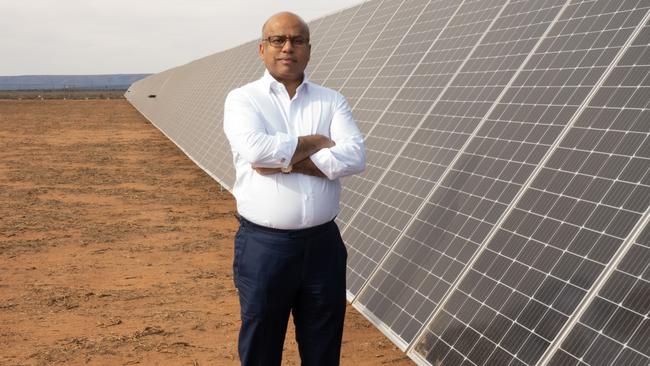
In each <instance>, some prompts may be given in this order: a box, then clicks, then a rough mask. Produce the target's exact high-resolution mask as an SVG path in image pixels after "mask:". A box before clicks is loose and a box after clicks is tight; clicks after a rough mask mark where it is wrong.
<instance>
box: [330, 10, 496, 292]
mask: <svg viewBox="0 0 650 366" xmlns="http://www.w3.org/2000/svg"><path fill="white" fill-rule="evenodd" d="M495 1H497V2H499V4H498V5H502V4H503V2H502V0H495ZM442 3H443V1H440V3H439V6H438V7H435V9H438V16H437V17H434V19H435V20H434V21H432V22H430V23H431V25H432V27H431V28H430V30H429V31H428V32H427V38H425V40H423V39H422V38H420V33H412V32H409V33H407V34H406V36H405V38H404V40H403V41H402V47H400V48H399V49H398V50H397V51H396V52H395V53H394V54H393V55H392V56H391V57H390V59H389V60H388V63H387V64H386V66H385V67H384V68H383V69H382V71H381V74H382V78H381V79H379V78H378V79H376V80H375V81H374V82H373V84H372V85H371V86H370V87H369V89H368V91H367V92H366V94H365V95H364V97H369V98H372V97H374V96H377V97H380V96H381V95H382V93H384V92H385V91H386V90H387V89H388V86H389V85H394V87H393V88H391V89H392V90H393V94H394V95H390V94H388V95H387V96H389V97H390V99H387V100H386V105H387V107H386V109H385V111H384V112H383V113H382V114H381V115H380V116H379V120H378V121H375V122H374V124H373V127H372V128H371V129H370V130H369V131H368V132H367V134H366V157H367V162H368V164H367V165H366V171H365V172H364V175H363V176H358V177H353V178H351V179H349V180H348V181H346V184H347V185H348V187H351V189H352V190H354V191H355V192H356V193H357V194H358V196H357V197H358V199H357V200H356V201H352V200H351V197H346V202H347V203H348V204H349V205H350V206H349V207H350V208H353V207H354V205H355V203H356V202H359V204H362V203H363V202H364V201H365V197H367V195H368V194H370V193H371V192H372V189H373V186H374V185H375V184H376V183H377V182H378V181H379V180H380V179H381V178H382V176H383V173H384V170H385V169H386V167H388V166H390V164H391V161H392V160H393V159H394V158H395V156H397V155H398V154H399V153H400V150H401V149H402V147H403V145H404V143H405V142H406V141H408V139H409V138H410V136H411V135H412V133H413V131H414V129H415V128H416V127H417V125H418V123H419V122H420V120H421V119H422V117H423V115H424V113H426V111H427V109H428V108H429V106H430V105H431V103H432V102H433V100H432V99H430V98H431V97H432V95H430V94H424V95H420V96H419V97H418V98H417V99H416V98H413V99H412V100H407V99H405V98H406V97H407V96H406V95H404V94H401V90H403V89H402V86H403V85H404V84H405V83H406V82H407V81H408V80H409V78H411V77H416V78H417V77H420V75H422V74H420V73H417V70H416V67H417V65H418V64H420V62H421V61H422V60H423V58H424V57H425V55H426V54H427V51H428V50H429V48H431V47H432V46H433V45H434V44H438V43H437V42H436V39H437V37H438V36H440V37H443V36H444V33H443V34H442V35H441V34H440V30H441V29H443V28H444V27H445V25H446V24H447V23H449V22H450V21H451V20H452V19H453V15H454V13H456V12H457V11H458V12H460V14H465V15H467V16H468V18H470V19H471V20H472V21H473V20H474V17H475V16H476V15H478V14H479V13H480V11H479V10H476V9H475V8H474V7H473V6H472V5H473V4H474V3H470V4H469V5H467V6H466V7H464V8H463V7H458V6H457V5H458V4H457V3H454V2H448V1H446V2H444V6H446V7H445V8H443V7H442V5H443V4H442ZM484 3H485V8H483V9H481V10H482V11H483V12H484V13H487V14H490V13H491V12H494V11H499V7H498V6H496V5H495V4H494V3H493V2H484ZM431 9H434V8H433V7H432V8H431ZM463 9H464V11H465V13H462V11H463ZM486 17H487V15H486ZM474 26H475V23H474V22H472V24H469V25H468V29H465V30H468V31H469V32H471V34H477V33H478V32H480V31H482V30H484V28H483V29H475V27H474ZM484 26H485V27H486V26H487V25H484ZM479 27H480V26H479ZM459 29H461V28H458V27H454V28H452V29H451V30H450V31H449V32H448V33H447V36H446V38H441V39H443V42H445V41H448V40H449V39H450V38H453V37H459V34H458V31H459ZM429 36H430V37H434V38H429ZM460 36H462V35H460ZM478 36H480V34H478ZM478 36H476V37H477V38H478ZM445 44H446V45H447V47H449V48H450V49H445V47H444V45H443V44H441V45H440V46H439V47H438V48H436V50H437V52H438V55H439V57H438V58H437V59H436V60H437V61H438V62H439V63H440V65H441V71H440V72H441V74H439V75H437V76H438V77H439V79H438V80H436V81H437V82H438V83H440V84H439V85H438V84H433V85H432V86H431V88H437V90H438V92H440V91H441V90H442V88H443V87H444V85H445V83H446V82H447V81H448V80H449V79H450V78H451V77H452V75H453V72H455V68H454V67H456V68H457V67H458V66H459V65H460V63H461V62H462V60H463V57H465V56H466V55H467V53H469V52H470V50H471V47H469V48H468V47H463V48H461V50H459V48H458V46H457V44H456V45H455V44H452V43H445ZM445 66H448V67H447V68H445ZM414 72H415V73H414ZM423 76H424V77H426V76H427V75H426V74H424V75H423ZM434 97H435V96H434ZM342 213H343V212H342ZM385 213H386V214H388V215H392V214H396V213H397V212H396V211H391V212H385ZM341 216H343V217H342V218H341V221H340V222H341V223H343V224H345V223H346V222H345V221H344V220H345V219H347V217H345V214H344V215H341ZM357 217H359V215H357ZM366 219H367V217H365V216H364V217H359V218H358V219H357V221H356V222H357V224H356V225H349V224H348V225H346V226H345V227H344V229H343V231H344V238H345V241H346V244H347V245H348V289H349V291H350V293H351V294H353V295H354V294H356V292H357V291H358V290H359V289H360V288H361V286H362V285H363V283H364V282H365V281H366V280H367V278H368V275H369V274H370V272H372V270H373V269H374V267H373V265H376V263H377V261H378V260H379V259H380V258H381V257H383V255H384V254H385V253H386V250H387V247H386V244H385V243H383V242H382V241H380V240H371V241H368V240H367V239H369V238H372V237H373V236H375V235H377V236H378V237H380V238H384V237H385V236H390V235H392V236H396V235H398V234H399V232H398V229H396V228H394V227H389V226H383V227H381V226H380V225H377V224H379V223H378V222H377V221H375V222H373V221H368V220H366ZM388 240H389V239H386V241H388ZM377 244H379V245H377ZM360 245H362V246H364V247H365V246H368V247H372V248H373V250H372V253H367V252H364V251H363V250H359V248H358V247H359V246H360ZM369 254H371V255H369Z"/></svg>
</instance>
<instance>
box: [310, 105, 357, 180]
mask: <svg viewBox="0 0 650 366" xmlns="http://www.w3.org/2000/svg"><path fill="white" fill-rule="evenodd" d="M330 139H332V140H333V141H334V142H335V143H336V145H335V146H333V147H331V148H327V149H321V150H319V151H318V152H316V153H315V154H313V155H311V156H310V158H311V160H312V162H313V163H314V165H316V167H318V169H320V171H321V172H323V174H325V176H327V178H328V179H331V180H334V179H337V178H340V177H345V176H348V175H352V174H357V173H360V172H362V171H363V170H364V169H365V167H366V153H365V149H364V144H363V136H362V135H361V131H359V128H358V127H357V125H356V123H355V122H354V118H353V117H352V111H351V110H350V105H349V104H348V102H347V100H346V99H345V97H343V95H341V94H340V93H337V102H336V106H335V111H334V115H333V118H332V123H331V125H330Z"/></svg>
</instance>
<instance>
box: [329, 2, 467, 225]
mask: <svg viewBox="0 0 650 366" xmlns="http://www.w3.org/2000/svg"><path fill="white" fill-rule="evenodd" d="M437 3H439V2H437ZM425 5H426V1H423V0H405V1H404V2H402V3H401V5H400V6H399V8H398V10H397V11H396V12H395V14H394V15H393V16H392V18H391V19H390V21H389V22H388V24H387V26H386V28H384V30H383V32H382V33H381V34H379V35H378V37H377V39H376V41H375V42H374V43H373V45H372V46H371V48H370V50H369V51H368V52H367V53H366V54H365V55H364V58H363V59H362V60H361V62H360V64H359V65H358V67H357V70H356V74H355V75H353V76H351V77H350V78H349V79H348V80H347V82H346V83H345V85H344V86H343V88H342V92H344V93H346V94H345V95H346V97H347V98H348V101H349V103H350V105H351V106H352V113H353V115H354V117H355V120H356V121H357V124H358V126H359V129H361V131H362V132H363V133H364V134H367V132H368V131H369V130H370V129H371V127H372V125H373V124H374V123H375V122H377V120H378V119H379V118H380V116H381V115H382V113H383V112H384V111H385V109H386V106H387V104H388V103H389V102H390V100H391V99H392V98H393V96H395V95H396V94H397V91H398V90H399V87H396V86H393V87H391V85H393V84H394V83H396V82H397V81H400V82H403V81H404V80H405V79H406V77H408V74H406V70H408V68H406V70H402V71H399V70H397V69H396V67H397V66H396V65H392V66H391V65H390V62H391V59H393V58H394V57H395V58H399V57H400V54H402V53H406V54H407V55H408V54H410V53H412V51H411V49H410V48H407V45H406V44H404V42H403V41H404V38H405V37H406V35H407V34H408V33H409V30H410V29H411V28H412V26H413V24H414V22H415V20H416V19H418V17H420V16H423V17H426V16H427V15H425V14H423V10H424V7H425ZM454 6H456V5H454ZM430 11H434V12H435V9H434V8H433V7H431V9H430ZM446 13H447V12H446V11H441V12H439V13H437V14H440V15H441V16H442V17H443V19H438V18H435V17H434V18H433V20H431V21H430V22H429V24H430V26H431V28H430V29H431V30H432V31H433V32H436V31H437V32H439V31H440V30H441V28H442V27H443V26H444V24H445V23H444V22H446V20H448V19H449V17H450V15H451V14H446ZM441 23H442V24H441ZM398 45H399V47H398ZM420 53H423V52H420ZM393 63H395V64H396V62H393ZM357 95H358V96H357ZM370 153H371V154H372V152H370ZM377 164H379V163H377ZM373 165H376V164H375V163H374V162H373V161H372V160H369V161H368V166H369V167H370V168H371V169H372V166H373ZM376 178H377V177H375V176H374V175H373V173H372V172H371V171H366V172H365V173H364V174H363V175H361V176H353V177H350V178H348V179H346V181H345V185H344V188H343V192H342V193H341V212H340V213H339V215H338V222H339V224H340V225H344V224H346V223H347V221H348V220H349V218H350V216H351V215H352V214H353V213H354V211H355V210H356V208H357V207H358V205H359V204H360V203H361V201H363V197H364V195H365V194H366V193H367V191H368V189H369V187H370V186H371V184H372V182H374V181H375V180H376Z"/></svg>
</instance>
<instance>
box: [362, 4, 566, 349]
mask: <svg viewBox="0 0 650 366" xmlns="http://www.w3.org/2000/svg"><path fill="white" fill-rule="evenodd" d="M563 4H564V3H563V1H558V0H550V1H539V0H530V1H517V2H510V3H509V4H508V5H507V6H506V7H505V8H504V9H503V11H502V13H501V15H500V16H499V17H497V18H495V19H496V21H495V22H494V24H492V26H491V28H490V30H489V31H488V32H486V33H485V36H484V38H483V39H482V40H481V41H480V43H479V44H478V46H477V47H476V48H475V50H474V51H473V52H472V54H470V55H469V56H468V58H467V60H466V61H465V63H464V66H463V67H462V68H461V69H460V70H459V71H458V72H457V73H456V74H455V75H454V76H453V79H451V80H450V81H449V85H448V86H447V87H446V88H445V90H444V93H443V94H442V95H441V96H440V97H439V99H438V100H437V102H436V104H435V105H434V106H433V108H432V109H431V110H430V112H429V113H428V115H427V116H426V117H425V119H424V121H423V122H424V123H423V124H422V125H421V126H420V128H419V129H418V130H417V131H416V132H415V134H414V137H413V139H412V140H411V141H409V142H408V144H407V146H406V147H405V149H404V151H403V152H402V153H401V154H400V155H399V158H398V159H397V160H396V161H395V163H394V164H393V165H392V167H391V168H390V170H388V171H387V174H386V175H385V177H384V179H383V180H382V181H381V183H380V184H379V186H378V187H377V189H376V190H375V191H374V192H373V194H372V195H371V196H370V199H369V200H368V201H367V202H366V204H365V205H364V206H362V207H361V209H360V212H364V211H365V212H367V216H370V217H381V215H384V217H386V216H385V214H386V213H389V212H390V213H393V212H395V211H398V212H400V213H401V216H399V217H397V215H395V214H393V215H392V216H391V217H388V219H387V220H386V221H385V223H383V222H382V224H384V225H387V226H390V227H393V228H394V230H395V233H396V236H394V237H389V238H390V239H391V240H390V241H387V244H388V245H389V246H392V245H393V244H394V242H395V241H396V240H397V238H398V237H399V234H400V233H401V232H403V231H404V229H405V227H406V225H408V224H409V223H411V222H412V221H413V219H414V217H413V216H414V215H415V214H416V213H417V212H418V211H419V210H421V207H420V206H421V205H422V203H423V202H426V201H429V203H428V205H427V206H426V207H425V208H423V209H422V210H423V211H424V214H425V215H428V213H427V211H429V210H433V211H435V214H434V216H435V217H441V218H442V217H447V218H449V220H444V221H443V220H442V219H441V220H440V221H437V222H436V221H434V220H430V221H429V220H427V221H426V223H421V224H420V223H418V224H415V226H413V227H414V228H415V229H416V230H421V229H422V227H423V225H425V226H424V227H426V233H427V236H426V237H423V236H422V235H421V234H420V235H413V236H409V234H407V235H406V237H405V238H403V240H400V241H399V244H398V245H397V246H395V247H394V248H393V250H392V251H391V252H390V253H389V254H388V256H387V257H386V258H385V259H384V260H383V262H382V264H381V267H380V268H379V270H378V272H377V273H376V274H375V275H374V276H373V278H372V280H371V281H370V282H369V283H368V286H367V288H366V289H365V290H364V291H363V294H362V295H361V296H360V297H359V300H358V303H357V304H358V305H360V307H361V308H362V310H363V311H367V312H370V313H371V314H372V316H374V317H375V318H377V320H378V321H381V323H382V324H384V325H385V326H387V327H388V328H390V329H391V330H393V331H394V332H395V335H396V336H397V337H399V339H400V340H401V341H402V342H404V344H408V343H410V341H411V340H412V339H413V337H414V336H415V334H416V333H417V332H418V331H419V330H420V329H421V327H422V325H423V322H425V321H426V320H427V318H428V316H429V315H430V314H431V312H432V311H433V310H434V309H435V306H436V305H437V300H439V299H440V298H441V297H442V296H443V295H444V293H445V292H446V291H447V290H448V289H449V284H451V283H453V282H454V281H455V279H456V278H457V276H458V275H459V273H460V272H461V271H462V269H463V268H464V264H465V263H467V260H468V258H469V257H470V256H471V254H472V250H474V249H475V248H476V246H478V245H479V244H480V243H481V241H482V239H484V236H485V235H486V234H487V232H488V231H489V229H490V227H491V225H493V224H494V223H495V221H496V220H497V219H498V218H499V217H500V215H501V214H502V213H503V212H504V210H505V208H506V207H507V206H508V205H509V203H510V201H511V200H512V198H513V195H512V192H516V190H517V189H518V188H520V187H521V184H522V183H523V181H524V180H525V179H526V177H527V175H528V174H530V173H531V172H532V167H533V166H534V164H535V162H533V161H530V162H526V161H525V159H523V157H525V155H523V154H521V153H520V154H518V155H514V154H513V152H515V151H519V150H524V149H526V148H528V147H531V146H532V144H533V143H532V142H528V141H524V139H521V138H518V137H517V136H508V140H507V142H508V148H507V149H506V148H502V147H504V146H502V144H497V143H496V141H497V140H498V139H502V140H503V138H504V137H505V136H502V135H503V133H504V132H505V131H509V130H511V129H510V128H508V127H507V126H503V124H504V123H498V122H496V123H490V122H489V121H485V122H483V123H482V119H483V117H484V116H485V115H486V113H488V112H489V109H490V107H491V106H493V104H494V102H495V101H496V100H497V99H498V98H499V96H500V95H503V93H504V91H505V88H506V86H507V85H508V83H509V81H510V80H511V79H512V77H513V76H514V75H515V74H516V72H517V69H518V68H519V67H520V65H521V64H522V62H523V61H524V59H525V57H526V56H527V55H528V54H529V52H530V51H531V50H532V48H533V47H534V46H535V45H536V43H537V42H539V40H540V37H541V36H542V35H543V33H544V31H545V30H546V29H547V28H548V27H549V24H550V23H551V22H552V21H553V20H554V18H555V17H556V16H557V15H558V14H559V11H560V9H561V8H562V5H563ZM483 14H484V13H483ZM459 15H460V14H459ZM438 48H439V47H436V46H434V47H433V49H434V50H436V51H435V52H436V53H437V52H438ZM416 80H417V79H416ZM420 94H424V93H422V92H417V93H416V95H420ZM469 105H471V108H470V107H468V106H469ZM518 123H519V122H518ZM531 123H532V122H531ZM527 127H528V126H527ZM543 127H544V128H548V125H547V124H544V125H543ZM477 129H478V131H476V130H477ZM522 137H525V136H522ZM470 140H471V141H470ZM504 141H506V140H504ZM466 144H467V146H466V147H465V145H466ZM461 150H463V151H464V153H463V154H461V155H460V156H459V157H458V156H457V154H458V153H459V152H460V151H461ZM454 159H457V160H456V162H455V163H454V164H453V166H452V167H451V170H450V171H447V170H446V168H447V167H448V166H450V165H451V164H452V161H453V160H454ZM443 174H444V180H443V181H442V182H441V183H439V180H440V178H441V177H442V176H443ZM437 183H439V185H438V186H437V190H436V191H435V192H434V191H433V189H434V187H436V184H437ZM432 193H433V194H432ZM427 198H428V199H427ZM459 202H463V204H462V205H460V204H459ZM391 203H392V204H391ZM360 215H361V213H360V214H359V216H360ZM359 216H357V218H358V217H359ZM396 217H397V218H399V219H401V220H400V221H401V222H400V221H397V220H395V218H396ZM378 221H384V220H378ZM354 224H355V222H354V221H353V222H352V224H351V225H354ZM423 233H424V232H423ZM378 237H379V238H382V239H384V238H386V237H387V236H386V235H379V236H378Z"/></svg>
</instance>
